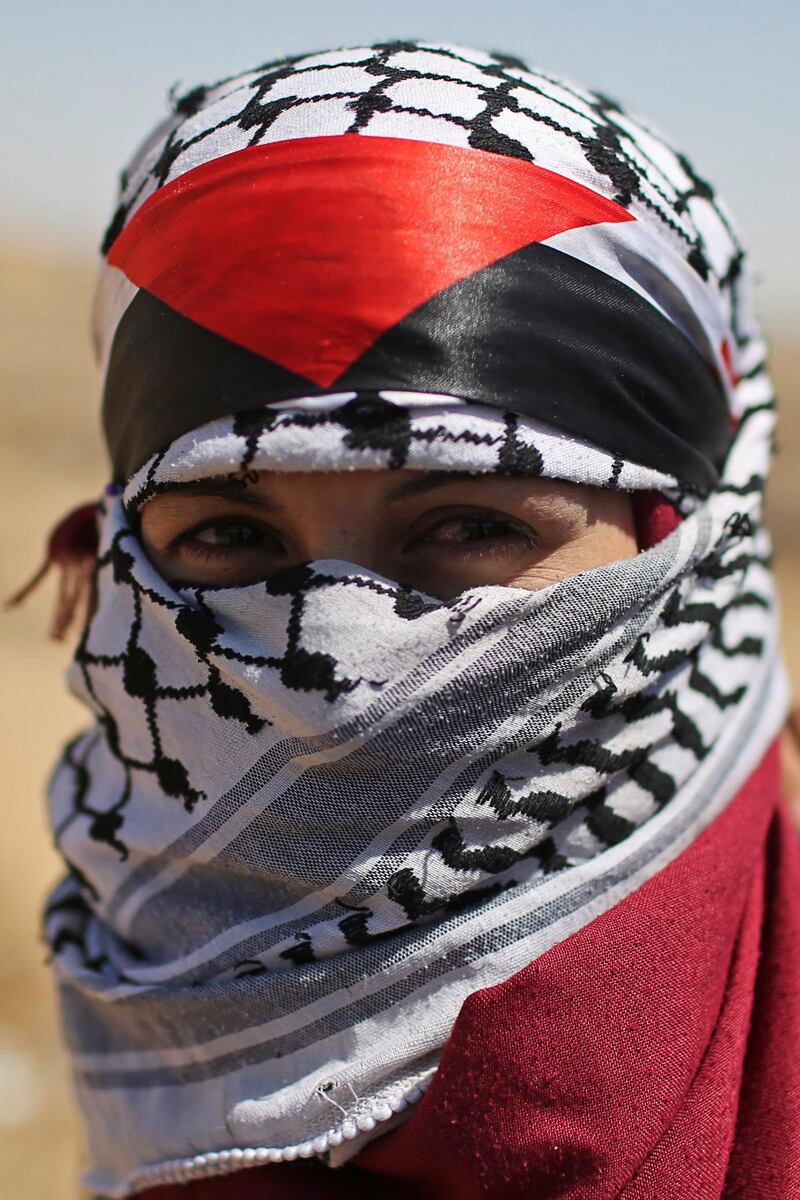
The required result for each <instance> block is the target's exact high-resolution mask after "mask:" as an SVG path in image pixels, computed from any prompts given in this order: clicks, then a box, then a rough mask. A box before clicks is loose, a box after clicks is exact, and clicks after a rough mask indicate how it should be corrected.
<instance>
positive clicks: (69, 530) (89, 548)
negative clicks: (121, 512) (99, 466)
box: [5, 503, 99, 641]
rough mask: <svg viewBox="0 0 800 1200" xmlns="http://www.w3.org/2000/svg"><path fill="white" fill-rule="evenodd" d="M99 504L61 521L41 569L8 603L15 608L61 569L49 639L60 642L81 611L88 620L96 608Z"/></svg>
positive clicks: (9, 606)
mask: <svg viewBox="0 0 800 1200" xmlns="http://www.w3.org/2000/svg"><path fill="white" fill-rule="evenodd" d="M98 512H99V506H98V505H97V504H96V503H93V504H82V505H81V506H80V508H75V509H73V510H72V512H70V513H67V515H66V516H65V517H63V518H62V520H61V521H59V523H58V525H56V527H55V529H54V530H53V532H52V533H51V534H50V537H49V539H48V542H47V551H46V554H45V560H44V562H43V563H42V565H41V567H40V568H39V570H38V571H37V572H36V573H35V574H34V575H33V577H32V578H31V579H29V580H28V582H27V583H26V584H24V586H23V587H21V588H20V589H19V591H18V592H15V594H14V595H13V596H11V597H10V598H9V599H8V600H7V601H6V603H5V608H6V609H9V608H16V607H17V606H18V605H20V604H22V602H23V601H24V600H26V599H27V598H28V596H30V594H31V592H33V591H35V589H36V588H37V587H38V586H39V584H40V583H41V582H42V580H43V579H44V578H45V576H46V575H47V574H48V572H49V570H50V568H51V567H52V566H56V567H58V568H59V570H60V572H61V578H60V580H59V587H58V598H57V600H56V610H55V613H54V614H53V621H52V624H51V626H50V636H51V637H52V638H55V639H56V640H57V641H61V640H62V638H63V637H64V636H65V635H66V633H67V632H68V631H69V629H70V628H71V626H72V625H73V623H74V621H75V619H76V616H77V615H78V613H79V612H81V611H82V612H83V613H84V615H85V616H86V617H88V615H89V613H90V612H91V610H92V608H93V607H94V566H95V562H96V560H97V546H98V529H97V516H98Z"/></svg>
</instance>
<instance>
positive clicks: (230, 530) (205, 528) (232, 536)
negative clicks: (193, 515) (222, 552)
mask: <svg viewBox="0 0 800 1200" xmlns="http://www.w3.org/2000/svg"><path fill="white" fill-rule="evenodd" d="M180 541H181V543H183V544H186V543H187V542H189V543H192V542H198V543H200V544H201V545H203V546H214V547H220V548H223V547H227V548H229V549H232V550H238V549H245V548H248V549H249V548H250V547H253V546H264V545H265V544H267V543H271V544H272V545H274V546H275V547H276V548H277V547H278V546H279V545H280V543H279V541H278V539H277V537H276V536H275V535H274V534H273V533H272V532H271V531H270V530H268V529H267V528H266V526H264V525H261V524H260V523H258V522H255V521H243V520H241V519H239V518H233V517H228V518H224V519H220V520H216V521H207V522H206V523H205V524H204V525H201V526H199V527H198V528H195V529H190V530H189V531H188V533H185V534H182V535H181V538H180Z"/></svg>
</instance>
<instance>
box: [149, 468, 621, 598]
mask: <svg viewBox="0 0 800 1200" xmlns="http://www.w3.org/2000/svg"><path fill="white" fill-rule="evenodd" d="M141 532H142V540H143V542H144V545H145V547H146V549H147V552H148V555H149V557H150V558H151V560H152V561H153V563H154V565H155V566H156V567H157V568H158V570H159V572H160V573H161V574H162V575H164V576H166V577H167V578H168V579H171V580H173V581H180V582H184V583H186V582H191V583H202V584H211V585H214V584H216V585H232V584H245V583H253V582H255V581H256V580H259V579H265V578H268V577H269V576H270V575H272V574H274V573H275V572H276V571H280V570H282V569H285V568H287V567H291V566H294V565H296V564H297V563H301V562H306V561H309V560H313V559H326V558H336V559H343V560H344V561H346V562H352V563H356V564H357V565H359V566H361V567H366V568H367V569H368V570H371V571H375V572H376V573H377V574H379V575H383V576H385V577H386V578H389V579H396V580H399V581H401V582H403V583H406V584H410V585H411V586H412V587H414V588H417V589H418V590H420V591H423V592H426V593H427V594H428V595H432V596H435V597H437V598H438V599H441V600H450V599H452V598H453V597H454V596H456V595H458V594H459V593H460V592H462V591H464V590H465V589H467V588H471V587H476V586H480V585H484V584H506V585H508V586H515V587H521V588H527V589H529V590H534V589H536V588H542V587H546V586H547V585H548V584H551V583H553V582H555V581H556V580H558V579H563V578H565V577H566V576H569V575H576V574H578V573H579V572H580V571H586V570H589V569H590V568H592V567H597V566H600V565H601V564H603V563H608V562H613V561H615V560H617V559H622V558H631V557H632V556H633V555H635V554H636V553H637V544H636V531H635V527H634V519H633V511H632V507H631V503H630V500H629V498H628V496H627V495H626V494H625V493H624V492H614V491H604V490H601V489H599V488H589V487H580V486H578V485H577V484H571V483H561V482H555V481H553V480H543V479H519V478H512V477H505V476H495V475H466V474H462V473H455V472H444V471H442V472H440V471H418V470H398V471H343V472H326V473H324V474H322V473H319V472H300V471H297V472H285V473H277V472H261V473H258V474H257V475H251V476H249V477H247V478H245V479H243V480H242V479H237V480H233V481H231V480H217V481H209V482H206V483H200V484H196V485H194V484H193V485H191V487H189V488H187V489H181V488H175V489H171V490H169V491H165V492H163V493H161V494H160V495H158V496H155V497H154V498H153V499H151V500H150V501H149V502H148V503H147V504H146V505H145V507H144V509H143V511H142V529H141Z"/></svg>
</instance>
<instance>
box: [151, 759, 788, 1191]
mask: <svg viewBox="0 0 800 1200" xmlns="http://www.w3.org/2000/svg"><path fill="white" fill-rule="evenodd" d="M779 784H780V777H779V755H778V749H777V746H775V747H773V749H772V750H771V751H770V752H769V754H768V755H767V757H766V758H765V760H764V761H763V763H762V764H761V766H760V767H759V769H758V770H757V771H756V772H755V773H754V774H753V776H752V777H751V778H750V780H749V781H748V783H747V784H746V785H745V786H744V787H743V788H742V790H741V791H740V793H739V794H738V796H737V797H736V798H735V800H734V801H733V802H732V803H731V804H730V805H729V806H728V808H727V809H726V810H725V812H724V813H723V814H722V815H721V816H720V817H718V818H717V819H716V820H715V821H714V822H713V824H712V825H711V826H710V827H709V828H708V829H707V830H706V831H705V832H704V833H703V834H702V835H701V836H700V837H699V838H698V839H697V840H696V841H695V842H694V844H693V845H691V846H690V847H689V848H688V849H687V850H685V851H684V852H683V853H682V854H681V855H680V856H679V857H678V858H677V859H676V860H675V861H674V862H672V863H671V864H670V865H669V866H667V867H665V868H664V869H663V870H662V871H661V872H660V873H659V874H658V875H656V876H655V877H654V878H653V879H651V880H650V881H649V882H648V883H646V884H645V885H644V886H643V887H641V888H640V889H639V890H638V891H636V892H635V893H634V894H633V895H631V896H629V897H628V898H627V899H625V900H623V901H621V902H620V903H619V904H617V905H616V906H615V907H614V908H612V909H611V910H610V911H609V912H607V913H604V914H603V915H602V916H600V917H597V918H596V920H594V921H592V922H591V924H589V925H587V926H586V927H585V928H584V929H582V930H581V931H580V932H578V933H576V934H573V935H572V936H571V937H569V938H567V939H566V941H564V942H561V943H560V944H559V945H557V946H554V947H553V948H552V949H551V950H549V951H548V952H547V953H546V954H544V955H542V957H541V958H539V959H537V960H536V961H535V962H533V963H531V965H530V966H528V967H526V968H525V969H524V970H522V971H520V972H519V973H518V974H516V975H514V976H513V977H512V978H511V979H509V980H507V981H506V982H505V983H502V984H499V985H498V986H496V987H492V988H487V989H486V990H484V991H481V992H478V993H476V994H475V995H473V996H472V997H470V999H468V1000H467V1001H466V1003H465V1004H464V1006H463V1008H462V1010H461V1013H460V1014H459V1017H458V1019H457V1021H456V1023H455V1026H454V1028H453V1032H452V1035H451V1037H450V1040H449V1042H448V1044H447V1046H446V1048H445V1052H444V1056H443V1058H442V1062H441V1065H440V1067H439V1070H438V1072H437V1074H436V1076H435V1077H434V1079H433V1081H432V1083H431V1086H430V1088H429V1089H428V1091H427V1093H426V1095H425V1097H424V1098H423V1100H422V1101H421V1102H420V1103H419V1104H418V1105H417V1107H416V1109H415V1111H414V1113H413V1115H412V1116H411V1117H410V1118H409V1119H408V1120H407V1121H406V1122H405V1124H403V1125H401V1126H399V1127H398V1128H397V1129H395V1130H393V1131H391V1132H389V1133H387V1134H385V1135H384V1136H383V1137H381V1138H379V1139H377V1140H376V1141H374V1142H372V1143H371V1144H370V1145H368V1146H367V1147H365V1149H364V1150H363V1151H362V1152H361V1153H360V1154H359V1155H358V1156H357V1157H356V1158H355V1159H353V1160H352V1161H351V1162H350V1163H348V1164H347V1165H346V1166H344V1167H342V1168H339V1169H338V1170H331V1169H329V1168H327V1167H325V1166H322V1165H320V1164H319V1163H317V1162H313V1161H312V1162H295V1163H287V1164H280V1165H275V1166H267V1167H262V1168H257V1169H251V1170H245V1171H242V1172H240V1173H239V1174H237V1175H233V1176H227V1177H220V1178H217V1179H211V1180H207V1181H201V1182H197V1183H192V1184H188V1185H184V1186H179V1187H165V1188H159V1189H155V1190H154V1191H152V1192H149V1193H147V1195H148V1197H149V1200H256V1198H258V1200H306V1198H309V1200H310V1198H312V1197H313V1198H314V1200H339V1198H341V1200H344V1198H345V1197H346V1198H347V1200H360V1198H362V1197H363V1198H364V1200H367V1198H370V1200H371V1198H373V1197H380V1198H381V1200H384V1198H385V1200H393V1198H395V1197H398V1198H399V1197H402V1198H404V1200H410V1198H412V1197H413V1200H479V1198H480V1200H512V1198H516V1197H530V1198H531V1200H534V1198H535V1200H551V1198H554V1197H564V1198H568V1200H607V1198H611V1197H616V1198H624V1200H656V1198H658V1200H734V1198H742V1200H791V1198H793V1197H800V850H799V849H798V843H797V838H796V835H795V833H794V831H793V830H792V828H791V826H790V825H789V822H788V818H787V816H786V814H785V812H784V809H783V806H782V804H781V803H780V801H779V791H780V787H779Z"/></svg>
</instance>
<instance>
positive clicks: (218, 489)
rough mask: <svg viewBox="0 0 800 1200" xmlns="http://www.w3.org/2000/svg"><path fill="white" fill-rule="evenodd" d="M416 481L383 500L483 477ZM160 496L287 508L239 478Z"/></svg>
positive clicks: (428, 474)
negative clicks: (211, 499)
mask: <svg viewBox="0 0 800 1200" xmlns="http://www.w3.org/2000/svg"><path fill="white" fill-rule="evenodd" d="M417 474H418V478H416V479H406V480H405V481H404V482H403V483H399V484H398V485H397V486H396V487H393V488H390V489H389V490H388V492H387V493H386V496H385V499H386V500H387V501H388V502H389V503H390V504H393V503H395V502H396V501H398V500H405V499H407V498H408V497H409V496H419V495H422V494H423V493H424V492H430V491H433V490H434V489H435V488H440V487H445V486H446V485H447V484H449V483H463V482H464V481H465V480H469V481H470V482H475V481H476V480H480V479H485V478H486V476H485V475H483V474H480V473H476V472H475V471H419V472H418V473H417ZM160 494H161V495H162V496H165V497H169V498H170V499H172V498H177V497H180V496H208V497H212V498H213V497H216V498H217V499H220V500H235V501H236V502H237V503H239V504H247V505H250V506H251V507H253V508H260V509H263V510H264V511H265V512H283V511H285V508H286V505H284V504H279V503H278V502H277V501H276V500H272V499H270V498H269V497H268V496H265V495H264V494H263V492H260V491H256V490H255V489H253V488H250V487H248V485H247V482H246V481H243V480H240V479H196V480H190V481H189V482H187V483H175V484H171V485H170V486H169V487H166V488H164V490H163V491H162V492H161V493H160Z"/></svg>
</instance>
